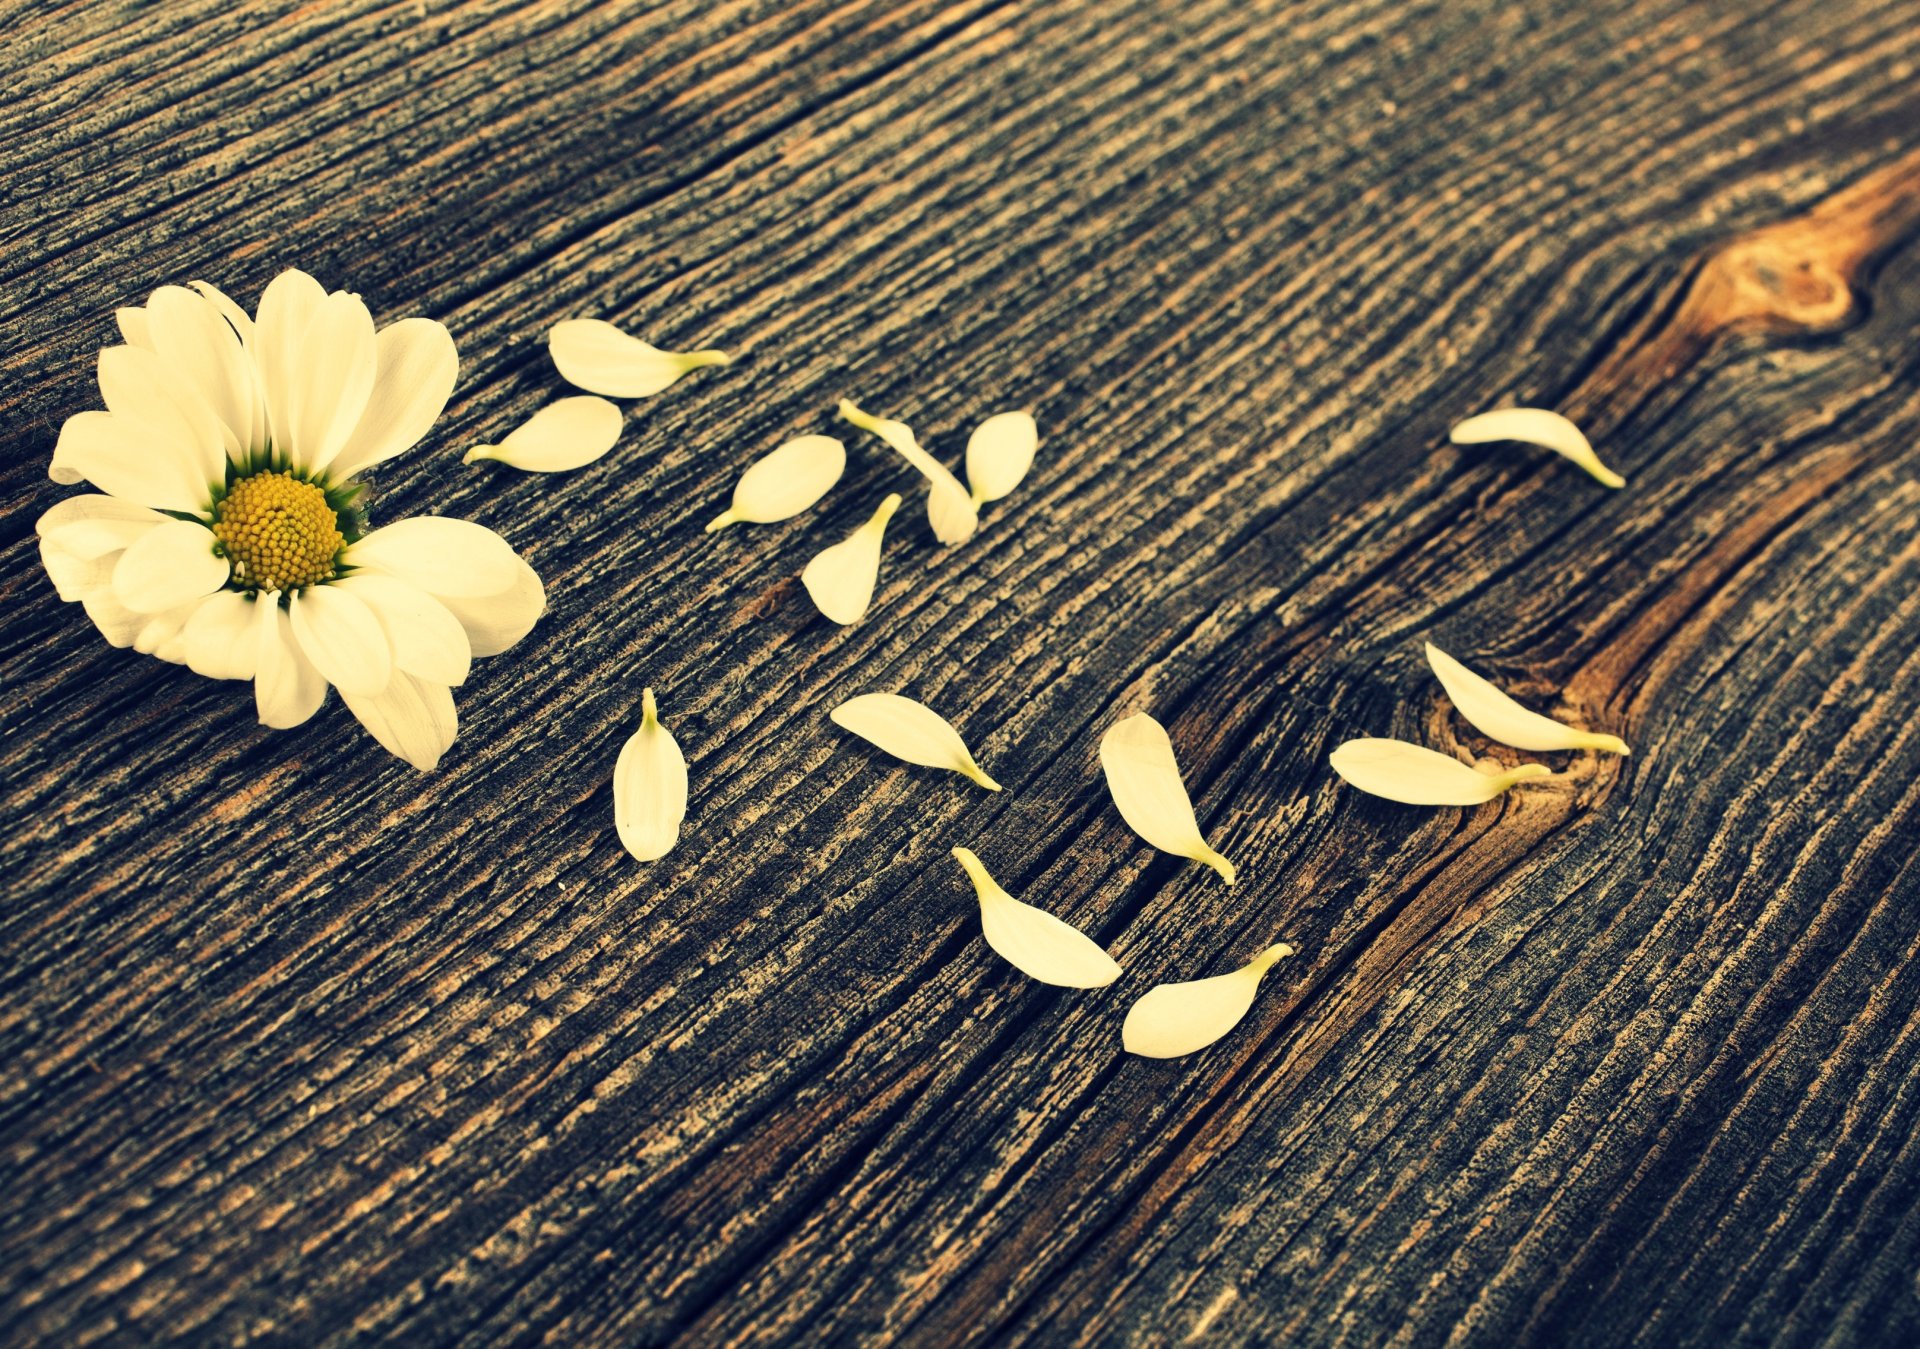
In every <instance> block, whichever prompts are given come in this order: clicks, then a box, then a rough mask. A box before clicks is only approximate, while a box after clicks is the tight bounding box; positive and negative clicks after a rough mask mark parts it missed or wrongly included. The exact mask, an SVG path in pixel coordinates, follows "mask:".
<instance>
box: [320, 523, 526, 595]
mask: <svg viewBox="0 0 1920 1349" xmlns="http://www.w3.org/2000/svg"><path fill="white" fill-rule="evenodd" d="M341 557H342V559H343V560H344V561H345V562H346V564H347V565H348V566H351V567H371V568H373V569H375V570H377V571H383V572H386V573H388V574H389V575H392V576H398V577H399V578H400V579H401V580H403V581H410V582H412V583H413V584H414V585H417V586H419V587H420V588H421V589H422V590H424V591H426V592H427V593H428V594H430V595H433V596H436V597H438V598H440V599H445V598H447V597H448V596H457V597H479V596H483V595H498V594H500V593H501V592H503V591H506V590H510V589H512V588H513V586H514V585H515V584H516V583H518V582H519V581H520V579H521V577H520V571H519V565H518V564H519V562H520V559H519V558H518V557H517V556H516V555H515V554H514V551H513V549H512V548H510V547H508V546H507V541H506V540H505V539H503V538H501V537H500V536H499V535H498V534H496V533H494V532H493V531H492V530H491V529H488V528H487V527H486V526H484V525H476V524H474V523H473V522H472V521H471V520H456V519H453V518H452V517H450V516H444V515H416V516H415V517H413V518H412V519H411V520H399V521H396V522H394V523H393V524H390V525H387V526H385V527H384V528H381V529H376V530H374V531H373V532H372V533H371V534H369V535H367V536H366V537H365V538H363V539H361V540H360V541H359V542H358V543H354V544H350V545H349V546H348V547H347V548H346V549H344V550H343V551H342V554H341Z"/></svg>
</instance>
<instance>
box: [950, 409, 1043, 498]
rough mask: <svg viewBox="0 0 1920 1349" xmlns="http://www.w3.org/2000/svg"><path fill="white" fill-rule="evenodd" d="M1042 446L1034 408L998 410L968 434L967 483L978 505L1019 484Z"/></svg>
mask: <svg viewBox="0 0 1920 1349" xmlns="http://www.w3.org/2000/svg"><path fill="white" fill-rule="evenodd" d="M1039 448H1040V428H1039V427H1038V426H1036V425H1035V424H1034V421H1033V414H1032V413H1031V412H999V413H995V414H994V415H993V416H991V417H989V418H987V419H986V420H985V421H984V422H981V423H980V425H978V426H976V427H974V428H973V434H972V435H971V436H969V437H968V438H967V486H968V487H970V488H971V489H972V494H973V504H974V506H975V507H976V508H977V507H979V506H981V505H982V504H984V503H985V502H988V501H998V500H999V499H1000V498H1001V497H1003V496H1006V495H1007V494H1008V493H1009V492H1011V491H1013V489H1014V488H1016V487H1018V486H1019V485H1020V480H1021V479H1022V478H1024V477H1026V476H1027V470H1028V469H1031V468H1032V467H1033V456H1034V453H1035V452H1036V451H1037V450H1038V449H1039Z"/></svg>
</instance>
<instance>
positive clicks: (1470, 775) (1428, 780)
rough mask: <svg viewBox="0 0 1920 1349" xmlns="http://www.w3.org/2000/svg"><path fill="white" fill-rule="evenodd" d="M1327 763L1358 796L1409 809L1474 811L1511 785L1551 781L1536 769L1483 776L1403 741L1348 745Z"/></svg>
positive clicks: (1536, 766)
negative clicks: (1360, 793)
mask: <svg viewBox="0 0 1920 1349" xmlns="http://www.w3.org/2000/svg"><path fill="white" fill-rule="evenodd" d="M1327 762H1329V763H1331V764H1332V765H1333V771H1334V772H1336V773H1338V774H1339V775H1340V776H1341V777H1343V778H1345V779H1346V780H1347V781H1348V782H1349V783H1351V784H1352V785H1353V786H1355V787H1358V788H1359V789H1360V790H1361V791H1363V792H1367V793H1370V794H1371V795H1374V796H1384V797H1385V798H1386V799H1387V800H1389V801H1399V802H1402V803H1403V804H1405V805H1409V806H1477V805H1479V804H1480V803H1481V802H1483V801H1491V800H1493V798H1494V797H1496V796H1498V795H1500V793H1502V792H1504V791H1506V790H1507V788H1509V787H1511V786H1513V784H1514V783H1516V782H1525V781H1527V780H1528V779H1529V778H1543V777H1548V776H1550V771H1549V770H1548V769H1547V767H1546V766H1545V765H1544V764H1537V763H1528V764H1521V765H1520V766H1519V767H1518V768H1510V769H1508V770H1507V771H1506V772H1504V773H1483V772H1481V771H1480V770H1479V769H1477V768H1475V767H1473V766H1472V765H1470V764H1463V763H1461V762H1460V761H1459V760H1458V759H1455V758H1452V757H1450V756H1448V755H1445V754H1441V753H1440V752H1438V751H1437V750H1431V749H1426V748H1424V747H1423V746H1420V745H1410V744H1408V743H1407V742H1406V741H1404V740H1349V741H1347V742H1346V743H1345V744H1343V745H1341V746H1340V747H1339V748H1338V749H1336V750H1334V752H1333V753H1332V754H1329V755H1328V756H1327Z"/></svg>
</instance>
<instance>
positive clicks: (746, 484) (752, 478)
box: [707, 436, 847, 534]
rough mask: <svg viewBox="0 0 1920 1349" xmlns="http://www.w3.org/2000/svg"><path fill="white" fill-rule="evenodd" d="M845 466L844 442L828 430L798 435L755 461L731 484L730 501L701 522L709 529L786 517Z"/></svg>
mask: <svg viewBox="0 0 1920 1349" xmlns="http://www.w3.org/2000/svg"><path fill="white" fill-rule="evenodd" d="M846 470H847V447H846V446H845V445H842V444H841V443H840V442H839V441H837V440H835V439H834V438H833V437H832V436H800V437H797V438H796V439H793V440H789V441H788V442H787V443H786V444H784V445H782V446H781V447H780V448H779V449H777V450H775V451H773V452H772V453H771V454H768V455H766V456H765V457H764V458H762V459H760V460H759V461H758V462H756V463H755V464H754V465H753V466H752V467H751V468H749V469H748V470H747V471H746V472H745V473H742V474H741V475H740V481H739V482H738V483H736V484H734V488H733V504H732V505H731V506H729V507H728V508H727V509H726V510H725V511H723V512H722V513H721V514H720V515H718V516H716V517H715V518H714V520H713V522H712V523H711V524H709V525H708V526H707V533H709V534H712V533H715V532H717V531H719V530H722V529H725V528H726V527H727V526H728V525H731V524H737V523H739V522H740V521H743V520H744V521H748V522H750V523H752V524H756V525H770V524H773V523H774V522H775V521H779V520H791V519H792V518H793V517H794V516H796V515H798V514H800V512H801V511H804V510H806V509H807V508H808V507H810V506H812V505H813V504H814V503H815V502H816V501H818V500H820V498H821V497H823V496H825V495H826V494H827V493H828V492H829V491H831V490H832V488H833V485H834V484H835V483H837V482H839V481H840V475H841V474H842V473H844V472H846Z"/></svg>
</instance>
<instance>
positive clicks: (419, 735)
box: [340, 671, 460, 773]
mask: <svg viewBox="0 0 1920 1349" xmlns="http://www.w3.org/2000/svg"><path fill="white" fill-rule="evenodd" d="M340 701H341V702H343V703H345V704H346V705H347V710H348V711H350V712H352V713H353V715H354V716H355V717H357V718H359V720H360V724H361V725H362V726H364V727H366V728H367V733H368V734H369V735H371V736H372V737H373V738H374V739H375V740H378V741H379V742H380V745H381V747H382V748H383V749H385V750H386V751H387V752H388V753H389V754H392V755H395V756H397V757H399V758H402V759H405V760H406V761H407V762H408V763H410V764H412V765H413V766H414V767H415V768H418V769H419V770H420V771H421V772H423V773H426V772H431V771H432V770H433V769H434V768H435V767H436V766H438V764H439V763H440V756H441V755H442V754H445V753H446V752H447V749H448V747H450V746H451V745H452V744H453V740H454V737H455V736H456V735H457V734H458V733H459V730H460V719H459V715H458V713H456V712H455V711H454V707H453V691H452V690H451V689H449V688H448V687H447V686H446V685H445V684H437V683H434V682H433V681H432V680H427V679H416V678H415V677H414V676H412V675H410V674H407V673H405V672H404V671H396V672H395V673H394V676H393V681H392V682H391V683H389V684H388V685H387V687H386V688H384V689H382V690H381V691H380V692H379V693H375V694H358V693H349V692H347V691H346V690H345V689H341V690H340Z"/></svg>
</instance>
